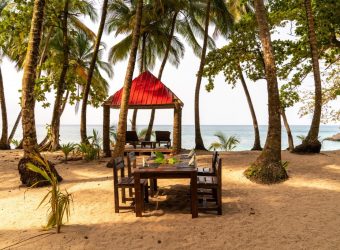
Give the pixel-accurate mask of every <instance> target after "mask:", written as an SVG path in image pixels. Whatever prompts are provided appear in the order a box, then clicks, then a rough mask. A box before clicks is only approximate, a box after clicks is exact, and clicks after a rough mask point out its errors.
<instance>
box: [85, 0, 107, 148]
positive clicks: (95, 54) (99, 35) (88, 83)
mask: <svg viewBox="0 0 340 250" xmlns="http://www.w3.org/2000/svg"><path fill="white" fill-rule="evenodd" d="M107 5H108V0H104V1H103V6H102V16H101V19H100V24H99V28H98V33H97V38H96V42H95V45H94V51H93V57H92V60H91V64H90V68H89V71H88V76H87V81H86V85H85V88H84V93H83V102H82V107H81V118H80V136H81V141H82V142H83V143H85V142H86V141H87V139H86V138H87V133H86V107H87V101H88V97H89V92H90V87H91V81H92V77H93V72H94V70H95V66H96V61H97V57H98V52H99V46H100V41H101V38H102V35H103V31H104V25H105V20H106V14H107Z"/></svg>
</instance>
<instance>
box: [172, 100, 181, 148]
mask: <svg viewBox="0 0 340 250" xmlns="http://www.w3.org/2000/svg"><path fill="white" fill-rule="evenodd" d="M181 149H182V107H181V105H180V104H179V102H178V101H175V107H174V130H173V152H174V153H175V154H177V153H180V151H181Z"/></svg>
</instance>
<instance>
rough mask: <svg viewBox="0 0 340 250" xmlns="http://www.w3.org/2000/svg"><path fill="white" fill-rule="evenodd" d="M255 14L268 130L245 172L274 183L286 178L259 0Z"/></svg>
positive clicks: (268, 43)
mask: <svg viewBox="0 0 340 250" xmlns="http://www.w3.org/2000/svg"><path fill="white" fill-rule="evenodd" d="M254 3H255V15H256V20H257V24H258V29H259V35H260V39H261V43H262V49H263V55H264V62H265V74H266V79H267V91H268V114H269V122H268V134H267V139H266V143H265V146H264V149H263V151H262V152H261V154H260V156H259V157H258V158H257V159H256V161H255V162H254V163H253V164H252V166H250V167H249V168H248V169H247V170H246V171H245V175H246V176H247V177H248V178H249V179H251V180H253V181H255V182H259V183H266V184H269V183H275V182H280V181H282V180H285V179H287V178H288V175H287V172H286V170H285V168H284V167H283V166H282V162H281V119H280V99H279V90H278V84H277V78H276V67H275V60H274V53H273V48H272V44H271V38H270V32H269V26H268V21H267V14H266V10H265V6H264V3H263V0H255V1H254Z"/></svg>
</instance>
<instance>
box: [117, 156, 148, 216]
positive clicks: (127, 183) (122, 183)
mask: <svg viewBox="0 0 340 250" xmlns="http://www.w3.org/2000/svg"><path fill="white" fill-rule="evenodd" d="M119 170H120V176H118V171H119ZM134 185H135V181H134V178H133V176H127V177H125V164H124V158H122V157H117V158H115V159H114V160H113V186H114V196H115V213H119V210H120V209H135V206H134V201H135V200H134V197H128V198H127V197H126V195H125V189H126V188H129V189H130V188H131V189H133V188H134ZM140 185H141V190H142V196H143V197H144V200H145V201H146V202H148V195H149V194H148V182H147V180H144V179H142V180H140ZM119 189H121V190H122V203H126V201H128V200H131V201H132V202H133V203H132V205H130V206H121V205H120V204H119ZM143 206H144V204H143Z"/></svg>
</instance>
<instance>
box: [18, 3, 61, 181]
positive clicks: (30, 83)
mask: <svg viewBox="0 0 340 250" xmlns="http://www.w3.org/2000/svg"><path fill="white" fill-rule="evenodd" d="M44 8H45V0H35V1H34V7H33V16H32V22H31V29H30V34H29V42H28V47H27V53H26V59H25V64H24V75H23V79H22V128H23V136H24V139H23V148H24V157H23V158H22V159H21V160H20V161H19V164H18V169H19V173H20V179H21V181H22V182H23V183H24V184H26V185H28V186H31V185H33V184H35V183H36V182H37V180H41V178H42V177H41V176H40V174H38V173H34V172H32V171H30V170H28V169H27V167H26V164H27V163H28V162H32V163H34V164H35V165H39V167H41V168H45V166H41V164H37V163H36V161H34V157H41V156H40V153H39V151H38V147H37V135H36V129H35V115H34V106H35V96H34V86H35V79H36V77H35V76H36V67H37V65H38V60H39V46H40V40H41V33H42V25H43V21H44ZM51 170H52V171H53V172H54V173H55V174H56V176H57V177H58V179H59V180H61V177H60V176H59V175H58V173H57V172H56V170H55V169H54V167H53V166H51Z"/></svg>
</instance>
